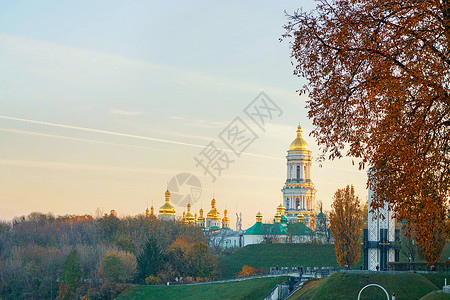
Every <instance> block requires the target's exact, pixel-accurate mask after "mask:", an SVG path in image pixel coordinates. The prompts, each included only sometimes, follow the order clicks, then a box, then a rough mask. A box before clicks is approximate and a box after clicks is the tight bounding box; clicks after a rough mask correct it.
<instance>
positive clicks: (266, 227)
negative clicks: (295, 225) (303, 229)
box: [244, 222, 286, 235]
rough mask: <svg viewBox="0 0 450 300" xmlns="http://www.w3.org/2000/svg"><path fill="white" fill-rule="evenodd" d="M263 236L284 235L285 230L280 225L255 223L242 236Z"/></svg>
mask: <svg viewBox="0 0 450 300" xmlns="http://www.w3.org/2000/svg"><path fill="white" fill-rule="evenodd" d="M264 234H274V235H283V234H286V228H285V227H284V226H283V225H281V224H280V223H275V224H264V223H261V222H256V223H255V224H254V225H253V226H252V227H250V228H249V229H247V230H246V231H245V232H244V235H264Z"/></svg>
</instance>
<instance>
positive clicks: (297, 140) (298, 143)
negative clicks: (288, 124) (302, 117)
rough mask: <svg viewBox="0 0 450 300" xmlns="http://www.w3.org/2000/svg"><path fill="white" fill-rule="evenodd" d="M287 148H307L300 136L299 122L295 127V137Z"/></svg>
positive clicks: (303, 149)
mask: <svg viewBox="0 0 450 300" xmlns="http://www.w3.org/2000/svg"><path fill="white" fill-rule="evenodd" d="M289 150H302V151H307V150H309V146H308V144H307V143H306V142H305V140H304V139H303V138H302V127H301V126H300V124H299V125H298V127H297V137H296V138H295V140H294V141H293V142H292V143H291V145H290V146H289Z"/></svg>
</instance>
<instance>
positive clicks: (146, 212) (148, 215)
mask: <svg viewBox="0 0 450 300" xmlns="http://www.w3.org/2000/svg"><path fill="white" fill-rule="evenodd" d="M145 216H146V217H147V218H148V217H150V210H148V207H147V209H146V210H145Z"/></svg>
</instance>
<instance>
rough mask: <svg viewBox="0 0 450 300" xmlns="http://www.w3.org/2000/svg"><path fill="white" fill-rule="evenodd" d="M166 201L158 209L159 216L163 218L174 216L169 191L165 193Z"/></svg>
mask: <svg viewBox="0 0 450 300" xmlns="http://www.w3.org/2000/svg"><path fill="white" fill-rule="evenodd" d="M165 197H166V201H165V203H164V204H163V206H161V208H160V209H159V215H163V216H175V208H173V206H172V205H170V192H169V189H167V190H166V193H165Z"/></svg>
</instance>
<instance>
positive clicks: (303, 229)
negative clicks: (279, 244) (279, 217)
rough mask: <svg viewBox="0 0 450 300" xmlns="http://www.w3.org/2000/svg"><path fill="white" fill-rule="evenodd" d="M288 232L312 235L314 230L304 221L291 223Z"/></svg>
mask: <svg viewBox="0 0 450 300" xmlns="http://www.w3.org/2000/svg"><path fill="white" fill-rule="evenodd" d="M287 232H288V233H289V234H292V235H310V234H311V233H312V230H311V229H310V228H309V227H308V226H306V225H305V224H303V223H289V224H288V226H287Z"/></svg>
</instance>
